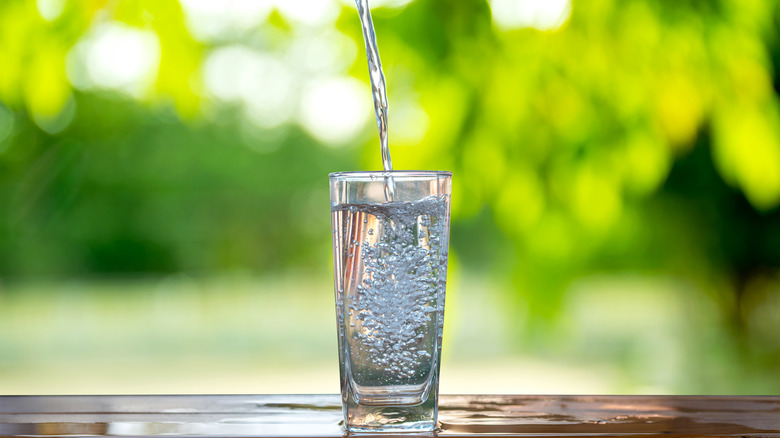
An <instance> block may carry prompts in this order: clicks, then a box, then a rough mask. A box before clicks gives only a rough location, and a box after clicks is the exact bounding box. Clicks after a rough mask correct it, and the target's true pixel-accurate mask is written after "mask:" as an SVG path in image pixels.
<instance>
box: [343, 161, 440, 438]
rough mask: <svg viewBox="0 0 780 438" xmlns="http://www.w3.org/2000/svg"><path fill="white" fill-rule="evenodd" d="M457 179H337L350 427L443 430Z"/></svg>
mask: <svg viewBox="0 0 780 438" xmlns="http://www.w3.org/2000/svg"><path fill="white" fill-rule="evenodd" d="M451 185H452V173H451V172H440V171H389V172H339V173H332V174H330V200H331V213H332V231H333V265H334V269H333V270H334V277H335V289H336V318H337V321H338V345H339V369H340V376H341V397H342V404H343V410H344V425H345V428H346V429H347V431H348V432H374V431H375V432H390V433H393V432H420V431H433V430H434V429H435V428H436V419H437V412H438V393H439V369H440V364H441V339H442V329H443V326H444V324H443V323H444V297H445V287H446V282H447V255H448V249H449V229H450V191H451Z"/></svg>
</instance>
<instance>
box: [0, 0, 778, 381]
mask: <svg viewBox="0 0 780 438" xmlns="http://www.w3.org/2000/svg"><path fill="white" fill-rule="evenodd" d="M49 3H52V2H46V1H42V0H41V1H38V2H32V1H23V0H6V1H4V2H2V3H0V102H2V106H0V279H3V280H6V281H25V280H31V279H40V278H74V277H90V276H95V275H108V276H117V275H156V274H165V273H177V272H186V273H196V274H214V273H220V272H226V271H228V272H234V271H247V272H253V273H268V272H277V271H282V270H286V269H290V268H295V269H299V268H305V269H309V270H311V271H313V272H317V273H320V274H322V273H325V272H327V270H328V269H329V260H328V255H329V249H328V248H329V244H330V242H329V240H328V239H329V233H328V232H327V231H326V230H327V229H328V226H329V225H328V200H327V188H326V185H327V183H326V174H327V173H328V172H331V171H339V170H351V169H361V168H363V169H365V168H371V169H373V168H378V167H379V164H380V163H381V161H380V159H379V147H378V144H377V143H378V142H377V140H376V135H375V132H374V130H373V127H372V126H371V123H370V122H369V123H363V124H362V125H361V128H360V130H359V131H358V134H357V135H356V136H352V137H350V138H348V139H347V140H343V141H340V142H339V141H336V143H337V144H329V143H328V142H327V141H323V140H322V139H320V138H318V137H317V135H313V134H312V133H311V132H312V131H311V129H309V128H307V126H305V125H306V123H305V118H302V116H300V115H299V114H298V113H300V112H301V108H299V109H298V110H297V111H298V112H296V113H295V114H296V115H293V116H290V117H288V118H287V119H285V120H284V121H283V122H281V123H269V124H266V125H264V124H263V123H262V122H261V123H259V124H258V123H257V121H256V120H254V119H253V118H252V117H251V114H252V112H251V110H247V108H246V107H245V106H242V105H243V104H241V103H236V102H237V101H235V100H233V101H231V100H230V99H225V98H223V97H224V96H222V95H219V93H216V92H214V90H210V89H209V88H208V86H207V82H208V80H207V79H208V78H207V74H206V73H207V72H208V71H209V70H208V68H207V67H208V65H207V60H208V59H209V57H210V56H211V55H213V54H216V53H218V52H219V51H220V49H225V48H236V47H240V48H246V49H248V50H250V51H252V52H256V53H259V54H264V55H263V56H266V55H267V56H272V57H276V58H274V59H277V58H278V59H282V60H285V62H288V65H287V66H288V71H289V70H295V69H296V68H297V67H296V66H297V64H295V62H293V61H289V60H287V58H286V56H287V54H288V53H292V52H293V51H294V49H295V48H296V47H297V46H296V44H297V43H298V42H299V41H301V40H302V39H305V38H314V39H315V40H316V39H317V38H320V37H321V36H322V35H326V34H327V33H328V32H330V33H333V32H338V33H339V34H342V35H346V36H347V37H348V40H351V44H352V45H351V46H349V45H347V46H344V47H346V48H343V50H342V51H341V52H339V53H340V55H339V56H341V57H342V58H344V59H346V64H345V65H344V67H343V68H342V69H341V70H339V69H338V68H334V70H333V71H330V72H328V74H330V75H336V76H338V75H341V76H345V77H351V78H357V79H358V80H359V81H362V82H364V83H366V82H367V77H366V74H365V68H366V67H365V61H364V58H363V56H362V55H361V54H360V53H361V50H362V40H361V39H360V38H361V32H360V29H359V22H358V20H357V16H356V14H355V11H354V10H353V9H352V8H350V7H347V6H342V5H338V6H335V8H336V9H335V10H336V12H335V15H334V16H333V19H332V20H330V21H328V20H324V21H316V20H315V22H313V23H314V24H312V23H307V22H305V21H300V20H296V19H295V17H294V16H289V15H288V14H286V13H285V9H284V8H283V7H281V6H279V5H277V7H276V8H271V7H270V6H269V13H268V14H267V15H265V16H263V17H262V18H261V19H259V20H258V21H257V22H256V23H253V24H252V25H250V26H245V27H236V26H234V27H233V28H231V27H230V25H229V23H228V25H225V26H226V28H227V31H223V32H222V33H218V34H212V35H211V36H210V37H203V36H202V35H199V34H198V32H196V31H193V29H192V20H191V17H189V16H188V15H187V14H185V12H186V10H183V9H182V7H181V5H179V3H177V2H175V1H172V0H166V1H153V0H122V1H118V2H105V1H99V0H81V1H75V0H69V1H65V2H64V3H61V4H60V3H58V2H56V1H55V2H53V3H54V4H55V6H56V5H57V4H59V6H60V7H61V10H60V11H59V13H53V14H50V15H51V16H47V14H45V13H42V10H43V9H42V5H45V4H49ZM239 3H240V2H239ZM493 3H497V2H493ZM269 4H270V3H269ZM290 4H295V2H292V3H290ZM300 4H301V5H304V3H300ZM491 4H492V3H489V2H486V1H485V0H463V1H459V2H452V1H444V0H414V1H412V2H410V3H409V4H406V5H403V6H401V7H385V8H377V9H376V10H375V11H374V20H375V25H376V31H377V36H378V40H379V45H380V49H381V55H382V60H383V64H384V66H385V70H386V72H385V73H386V76H387V80H388V87H389V101H390V114H391V120H390V139H391V140H390V142H391V152H392V155H393V163H394V164H395V166H396V168H397V169H415V168H419V169H448V170H453V172H454V174H455V177H454V182H453V184H454V188H453V192H454V196H453V212H452V214H453V226H452V253H453V258H454V259H453V264H454V265H455V266H456V268H457V267H460V268H461V269H463V270H464V271H474V272H482V273H488V275H490V276H492V277H496V278H499V279H504V280H506V281H507V282H511V284H512V287H510V288H507V295H506V297H505V300H506V302H508V303H511V304H512V305H510V306H507V309H508V310H507V312H508V313H509V314H510V315H514V316H516V317H517V325H516V333H513V334H509V336H516V339H515V344H516V345H517V346H518V347H517V348H519V349H531V350H533V351H535V352H537V353H538V354H555V350H556V349H557V348H559V345H560V338H559V336H560V333H559V332H558V331H556V330H557V328H560V327H561V326H562V324H564V322H562V321H561V319H562V318H564V317H565V316H566V315H568V314H567V313H566V309H567V308H568V307H567V306H569V305H570V303H571V300H572V299H574V298H572V297H573V295H572V293H573V292H571V285H572V284H576V283H577V281H580V280H581V279H583V278H588V277H589V276H593V275H604V274H619V273H636V274H639V275H644V276H647V277H652V278H655V277H663V278H667V277H668V278H674V279H677V280H679V281H680V282H682V283H683V284H688V285H691V289H692V290H694V291H696V292H695V295H696V296H697V297H698V298H696V299H695V300H694V301H693V302H695V303H704V302H707V303H714V306H715V310H713V312H714V314H715V315H717V318H715V321H714V322H713V324H716V325H717V327H718V328H717V329H713V333H716V332H717V333H718V339H719V340H718V341H717V342H714V343H713V344H712V345H714V346H713V347H712V348H713V350H712V351H710V353H711V354H710V355H709V356H708V355H707V354H709V353H702V356H701V358H700V359H698V362H697V359H693V360H692V362H691V363H692V364H694V365H692V368H694V369H695V368H696V367H697V366H696V364H698V365H701V366H704V365H705V364H704V363H705V362H706V361H708V360H712V359H713V358H714V357H718V355H723V356H728V357H731V359H730V360H738V359H736V358H739V360H744V363H745V368H744V369H742V371H745V370H748V369H749V370H751V372H759V373H764V374H763V375H765V376H766V378H765V380H763V381H764V382H765V383H766V385H767V386H766V390H767V391H777V390H780V379H778V377H777V376H778V374H777V373H776V370H777V369H778V367H780V343H778V341H777V339H778V337H777V336H776V335H777V333H780V320H778V318H777V314H779V313H778V312H780V308H778V305H780V304H778V303H780V300H779V299H778V297H779V296H780V277H779V275H780V274H779V272H780V271H778V269H779V268H780V213H779V211H780V210H778V204H780V99H778V87H779V84H780V79H779V78H780V76H778V66H779V65H780V35H778V28H780V26H779V24H780V7H779V6H778V2H777V1H774V0H772V1H761V0H744V1H738V0H718V1H714V0H713V1H696V0H687V1H679V2H666V1H654V0H632V1H616V0H594V1H574V2H573V4H572V5H571V10H570V16H567V17H566V19H565V21H564V22H563V24H562V25H561V26H560V27H559V28H557V29H549V30H538V29H534V28H532V27H529V26H518V28H517V29H509V30H507V29H499V28H498V27H497V26H496V25H495V24H494V21H495V20H494V17H493V16H492V14H493V13H495V8H494V10H493V11H491ZM301 7H306V6H305V5H304V6H301ZM55 9H56V8H55ZM214 19H215V20H216V19H217V17H216V15H215V18H214ZM105 23H121V25H122V26H125V27H123V28H122V29H138V30H141V31H144V32H147V33H149V32H151V34H150V35H153V36H154V41H156V45H155V46H154V47H156V49H155V50H157V52H158V57H157V64H156V67H155V68H154V69H153V74H152V79H151V81H150V82H149V83H148V84H146V85H143V84H142V86H140V88H138V89H134V90H135V91H130V92H128V91H126V90H125V89H123V88H122V87H121V86H116V87H113V88H112V87H110V86H106V85H105V84H107V83H110V81H108V82H105V81H107V79H106V80H104V82H103V83H102V85H101V82H100V81H101V78H100V77H99V76H97V75H95V74H93V75H92V78H91V79H90V73H89V72H90V71H91V70H89V68H92V67H90V64H89V62H94V60H92V61H90V58H89V56H86V58H84V59H86V61H83V62H82V64H79V62H80V61H79V58H78V56H79V53H81V52H79V50H81V49H76V47H82V46H79V44H81V42H83V41H84V40H86V39H89V38H91V37H92V36H94V35H96V33H95V32H96V31H95V29H98V28H99V27H100V26H101V25H102V24H105ZM215 35H216V36H215ZM323 38H324V37H323ZM84 44H86V43H84ZM83 47H87V46H83ZM350 47H351V49H350ZM109 49H110V48H109ZM121 49H122V48H121V47H117V48H115V51H113V52H112V50H108V51H107V52H105V51H104V52H99V53H103V54H104V55H105V54H109V55H110V54H113V55H114V56H117V57H119V58H121V57H122V56H123V52H121ZM83 50H87V49H83ZM350 50H351V51H350ZM307 53H308V54H309V56H311V55H312V53H314V54H316V50H313V52H312V50H310V51H309V52H307ZM344 53H347V55H344ZM349 53H351V55H349ZM114 61H115V60H114V58H111V59H110V60H108V61H106V62H108V63H109V67H110V63H111V62H114ZM269 65H270V64H269ZM228 68H230V66H229V67H228ZM234 68H239V66H235V67H234ZM301 68H303V67H301ZM85 69H86V70H85ZM88 70H89V71H88ZM85 71H86V73H85ZM93 73H94V72H93ZM282 76H284V75H282ZM290 77H291V78H292V79H289V78H288V80H289V81H291V82H292V85H290V87H291V89H293V90H305V89H306V87H307V86H308V85H309V84H308V82H307V81H306V80H307V75H306V74H300V73H299V74H294V75H292V76H290ZM85 78H86V79H85ZM109 79H110V78H109ZM90 81H91V82H90ZM258 81H260V82H262V81H263V79H262V78H260V77H258ZM264 86H265V87H266V88H264V90H265V91H264V92H266V93H268V95H267V96H266V95H261V96H259V97H258V99H259V101H260V104H259V105H260V107H261V108H262V103H263V101H264V99H265V102H266V103H267V102H271V101H273V99H274V98H275V97H274V96H275V95H274V94H273V90H274V89H275V88H283V87H282V86H281V85H279V84H276V83H270V84H269V83H266V84H265V85H264ZM365 87H366V90H368V85H367V84H365ZM251 92H252V91H251V90H246V91H243V93H242V92H239V94H245V93H251ZM302 93H303V91H300V93H299V92H295V91H293V92H290V94H289V95H290V96H292V98H294V99H297V100H300V95H301V94H302ZM396 104H397V106H394V105H396ZM299 105H300V106H303V107H305V100H304V101H303V103H299ZM279 108H280V109H279V112H280V113H282V112H283V111H282V110H281V106H279ZM338 108H339V107H338V106H337V105H336V106H334V111H337V109H338ZM364 108H365V112H366V113H370V111H371V104H370V101H369V100H366V101H365V107H364ZM409 108H411V110H410V109H409ZM415 108H416V109H417V112H415V111H413V110H414V109H415ZM304 109H305V108H304ZM396 109H397V110H398V114H401V115H403V114H406V117H405V118H404V117H401V116H399V117H398V118H396V119H393V115H394V111H395V110H396ZM272 112H273V109H272ZM248 114H249V115H248ZM296 117H297V118H296ZM336 117H338V113H337V114H336ZM343 117H347V114H344V116H343ZM415 126H416V128H415V129H417V131H418V132H419V135H416V136H415V135H407V134H408V132H411V131H413V130H414V129H412V128H413V127H415ZM625 293H626V294H631V293H632V291H630V290H626V292H625ZM691 311H692V312H696V311H697V310H696V309H695V308H694V309H692V310H691ZM681 317H682V318H684V317H685V316H681ZM564 325H565V324H564ZM616 330H619V327H617V328H616ZM699 341H701V339H698V338H697V339H694V340H693V341H691V342H699ZM583 342H584V343H583V345H588V344H587V342H585V341H583ZM702 342H703V341H702ZM702 345H710V344H702ZM702 345H699V347H700V348H702V349H704V350H707V348H706V347H704V346H702ZM590 347H592V348H593V351H594V352H596V353H598V352H600V351H608V350H609V348H612V347H609V346H602V347H603V350H600V349H599V348H600V347H599V346H596V345H592V346H590ZM583 348H584V347H583ZM615 348H617V347H615ZM613 353H614V352H613ZM613 353H609V354H613ZM605 354H606V353H605ZM613 356H614V354H613ZM706 384H707V382H702V386H701V387H704V386H706ZM701 387H694V389H695V388H701ZM728 388H732V387H728ZM733 388H734V389H735V390H737V391H738V390H740V389H739V388H740V387H739V386H735V387H733ZM749 388H751V390H752V391H754V392H756V391H759V392H760V391H761V388H758V389H755V388H756V387H755V386H750V387H749Z"/></svg>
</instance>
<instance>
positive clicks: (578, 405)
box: [0, 395, 780, 437]
mask: <svg viewBox="0 0 780 438" xmlns="http://www.w3.org/2000/svg"><path fill="white" fill-rule="evenodd" d="M439 409H440V412H439V420H440V423H441V429H440V430H439V431H438V432H437V433H436V435H438V436H442V437H448V436H453V437H454V436H481V437H486V436H490V437H500V436H545V437H549V436H568V437H571V436H589V437H592V436H730V437H733V436H739V437H743V436H751V437H754V436H761V437H780V397H775V396H764V397H742V396H738V397H737V396H733V397H696V396H685V397H678V396H498V395H468V396H456V395H445V396H442V397H441V401H440V404H439ZM340 421H341V402H340V398H339V396H337V395H149V396H147V395H143V396H118V395H117V396H113V395H112V396H2V397H0V437H6V436H21V435H24V436H87V435H91V436H163V435H165V436H188V437H216V436H220V437H281V436H285V437H288V436H289V437H341V436H343V435H344V433H343V431H342V429H341V426H340V424H339V423H340ZM429 435H430V434H429Z"/></svg>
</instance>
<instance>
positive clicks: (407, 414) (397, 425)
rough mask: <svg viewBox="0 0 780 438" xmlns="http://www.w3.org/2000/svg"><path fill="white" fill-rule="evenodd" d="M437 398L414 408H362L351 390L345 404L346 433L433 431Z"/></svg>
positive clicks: (371, 406)
mask: <svg viewBox="0 0 780 438" xmlns="http://www.w3.org/2000/svg"><path fill="white" fill-rule="evenodd" d="M436 408H437V406H436V395H435V394H433V391H431V394H430V395H429V396H428V397H426V400H425V401H423V402H422V403H420V404H416V405H408V404H407V405H396V406H393V405H382V406H377V405H362V404H360V403H358V402H357V401H356V399H355V396H354V394H352V391H347V399H346V400H345V401H344V418H345V419H346V421H345V423H344V426H345V428H346V430H347V432H353V433H355V432H356V433H361V432H380V433H405V432H407V433H417V434H419V433H424V432H433V431H435V430H436V416H437V415H436V414H437V412H436V411H437V409H436Z"/></svg>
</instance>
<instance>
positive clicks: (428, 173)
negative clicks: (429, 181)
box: [328, 170, 452, 180]
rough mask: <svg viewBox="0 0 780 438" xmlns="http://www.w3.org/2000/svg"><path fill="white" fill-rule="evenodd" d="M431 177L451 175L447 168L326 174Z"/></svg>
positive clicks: (363, 176) (374, 176) (345, 177)
mask: <svg viewBox="0 0 780 438" xmlns="http://www.w3.org/2000/svg"><path fill="white" fill-rule="evenodd" d="M386 176H391V177H393V178H401V179H403V178H431V177H437V178H441V177H452V172H451V171H449V170H354V171H346V172H333V173H331V174H329V175H328V177H329V178H330V179H331V180H337V179H353V178H354V179H364V178H368V179H371V178H372V177H373V178H384V177H386Z"/></svg>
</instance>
